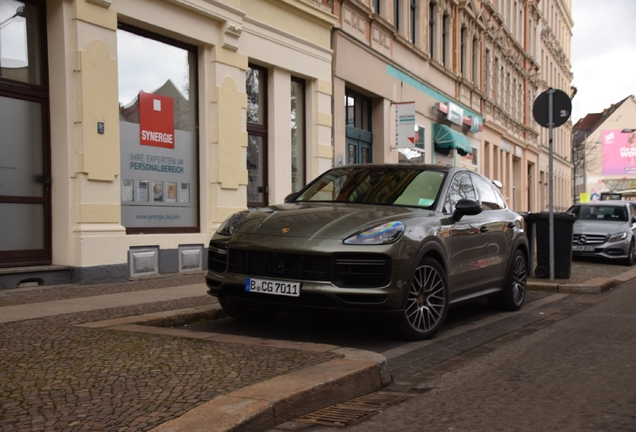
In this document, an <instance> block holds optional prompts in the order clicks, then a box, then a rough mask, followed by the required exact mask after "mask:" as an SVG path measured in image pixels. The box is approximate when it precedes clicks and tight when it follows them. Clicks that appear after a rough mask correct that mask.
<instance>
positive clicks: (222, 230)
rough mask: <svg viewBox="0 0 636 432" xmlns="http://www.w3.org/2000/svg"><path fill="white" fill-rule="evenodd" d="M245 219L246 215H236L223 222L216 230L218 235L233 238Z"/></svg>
mask: <svg viewBox="0 0 636 432" xmlns="http://www.w3.org/2000/svg"><path fill="white" fill-rule="evenodd" d="M243 219H245V213H234V214H233V215H231V216H229V217H228V218H227V219H225V220H224V221H223V223H222V224H221V225H220V226H219V228H218V229H217V230H216V233H217V234H220V235H224V236H231V235H232V234H234V232H236V230H237V229H238V227H239V225H240V224H241V222H243Z"/></svg>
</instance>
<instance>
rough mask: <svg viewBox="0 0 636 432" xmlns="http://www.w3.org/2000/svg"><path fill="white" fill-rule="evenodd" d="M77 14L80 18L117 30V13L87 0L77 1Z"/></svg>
mask: <svg viewBox="0 0 636 432" xmlns="http://www.w3.org/2000/svg"><path fill="white" fill-rule="evenodd" d="M75 16H76V17H77V19H78V20H80V21H84V22H87V23H91V24H95V25H97V26H100V27H104V28H107V29H111V30H117V13H116V12H115V11H114V10H110V9H108V8H105V7H103V6H98V5H96V4H92V3H89V2H87V1H86V0H76V1H75Z"/></svg>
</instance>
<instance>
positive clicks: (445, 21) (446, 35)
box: [442, 14, 451, 66]
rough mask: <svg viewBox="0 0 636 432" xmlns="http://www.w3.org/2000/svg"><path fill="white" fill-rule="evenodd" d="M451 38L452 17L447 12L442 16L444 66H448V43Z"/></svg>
mask: <svg viewBox="0 0 636 432" xmlns="http://www.w3.org/2000/svg"><path fill="white" fill-rule="evenodd" d="M450 39H451V38H450V17H449V16H448V15H446V14H445V15H444V16H443V17H442V64H443V65H444V66H448V65H447V59H448V44H449V42H450Z"/></svg>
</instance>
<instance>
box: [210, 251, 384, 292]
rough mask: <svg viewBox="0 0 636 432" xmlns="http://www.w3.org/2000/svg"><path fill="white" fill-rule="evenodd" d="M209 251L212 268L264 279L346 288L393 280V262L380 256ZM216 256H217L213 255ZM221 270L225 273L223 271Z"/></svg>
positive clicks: (363, 286)
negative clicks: (325, 283)
mask: <svg viewBox="0 0 636 432" xmlns="http://www.w3.org/2000/svg"><path fill="white" fill-rule="evenodd" d="M225 252H226V255H223V254H222V253H221V252H218V251H216V250H213V248H212V247H211V248H210V259H209V261H210V263H211V264H210V269H211V270H212V271H215V272H216V271H218V272H224V271H225V268H226V267H225V262H226V261H223V263H222V264H221V262H220V261H221V259H222V258H225V257H227V271H229V272H230V273H237V274H242V275H249V276H253V277H265V278H270V277H271V278H283V279H292V280H299V281H317V282H332V283H333V284H335V285H336V286H339V287H343V288H376V287H382V286H386V285H388V284H389V282H390V281H391V259H390V258H389V257H387V256H384V255H378V254H355V255H351V254H347V255H345V254H334V255H309V254H285V253H276V252H263V251H246V250H241V249H229V250H227V251H225ZM213 255H214V256H213ZM221 269H222V270H221Z"/></svg>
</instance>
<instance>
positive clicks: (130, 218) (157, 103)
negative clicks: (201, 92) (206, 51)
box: [117, 23, 199, 234]
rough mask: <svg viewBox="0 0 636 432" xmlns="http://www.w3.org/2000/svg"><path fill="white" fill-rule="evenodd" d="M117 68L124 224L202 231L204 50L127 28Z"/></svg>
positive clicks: (133, 229)
mask: <svg viewBox="0 0 636 432" xmlns="http://www.w3.org/2000/svg"><path fill="white" fill-rule="evenodd" d="M150 53H152V54H150ZM155 59H161V61H160V62H157V61H155ZM117 65H118V69H119V71H118V79H119V85H118V88H119V104H120V108H119V118H120V122H119V135H120V158H121V159H120V160H121V171H120V172H121V182H122V184H121V223H122V225H123V226H125V227H126V233H128V234H139V233H144V234H145V233H153V232H198V230H199V228H198V226H199V192H198V187H199V182H198V176H199V174H198V167H199V162H198V155H199V150H198V137H197V119H198V110H197V106H198V105H197V94H198V85H197V69H198V66H197V49H196V47H194V46H192V45H188V44H185V43H182V42H179V41H176V40H173V39H169V38H167V37H164V36H161V35H157V34H154V33H150V32H148V31H145V30H142V29H138V28H135V27H132V26H129V25H126V24H122V23H120V24H119V26H118V30H117ZM133 72H134V73H133ZM143 89H154V90H153V91H151V92H145V91H143Z"/></svg>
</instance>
